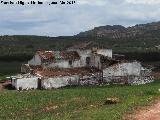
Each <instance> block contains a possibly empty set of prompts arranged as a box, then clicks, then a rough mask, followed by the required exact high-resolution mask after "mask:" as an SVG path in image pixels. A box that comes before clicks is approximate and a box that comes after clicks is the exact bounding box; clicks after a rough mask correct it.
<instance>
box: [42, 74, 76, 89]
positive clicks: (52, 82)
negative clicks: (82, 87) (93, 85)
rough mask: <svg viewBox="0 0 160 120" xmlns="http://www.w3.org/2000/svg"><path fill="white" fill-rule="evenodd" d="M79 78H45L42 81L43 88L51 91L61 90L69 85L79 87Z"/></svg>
mask: <svg viewBox="0 0 160 120" xmlns="http://www.w3.org/2000/svg"><path fill="white" fill-rule="evenodd" d="M78 82H79V76H78V75H74V76H59V77H50V78H44V79H43V80H42V88H44V89H51V88H60V87H64V86H68V85H78Z"/></svg>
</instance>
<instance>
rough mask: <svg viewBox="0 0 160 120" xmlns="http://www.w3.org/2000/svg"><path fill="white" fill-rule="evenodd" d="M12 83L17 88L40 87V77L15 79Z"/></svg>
mask: <svg viewBox="0 0 160 120" xmlns="http://www.w3.org/2000/svg"><path fill="white" fill-rule="evenodd" d="M12 85H13V86H14V87H15V88H16V89H17V90H25V89H37V87H38V77H30V78H19V79H16V80H14V82H13V83H12Z"/></svg>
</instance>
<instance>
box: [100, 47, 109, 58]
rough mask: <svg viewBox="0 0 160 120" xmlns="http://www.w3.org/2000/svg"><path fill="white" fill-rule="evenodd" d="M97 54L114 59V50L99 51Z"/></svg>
mask: <svg viewBox="0 0 160 120" xmlns="http://www.w3.org/2000/svg"><path fill="white" fill-rule="evenodd" d="M97 54H100V55H104V56H107V57H110V58H112V50H111V49H98V50H97Z"/></svg>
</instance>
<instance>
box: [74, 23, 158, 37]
mask: <svg viewBox="0 0 160 120" xmlns="http://www.w3.org/2000/svg"><path fill="white" fill-rule="evenodd" d="M159 30H160V22H153V23H148V24H139V25H135V26H132V27H128V28H125V27H123V26H121V25H113V26H110V25H106V26H100V27H95V28H94V29H93V30H89V31H86V32H81V33H79V34H78V35H77V36H80V37H87V36H92V37H93V36H95V37H108V38H112V39H120V38H132V37H138V36H140V35H143V36H145V37H149V36H152V33H157V32H158V33H159V32H160V31H159Z"/></svg>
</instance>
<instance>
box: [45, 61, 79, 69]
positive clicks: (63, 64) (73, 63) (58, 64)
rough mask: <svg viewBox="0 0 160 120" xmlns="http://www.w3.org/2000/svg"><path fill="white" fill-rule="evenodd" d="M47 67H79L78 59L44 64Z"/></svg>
mask: <svg viewBox="0 0 160 120" xmlns="http://www.w3.org/2000/svg"><path fill="white" fill-rule="evenodd" d="M46 67H47V68H76V67H81V65H80V60H71V63H70V61H69V60H60V61H57V62H54V63H51V64H49V65H47V66H46Z"/></svg>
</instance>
